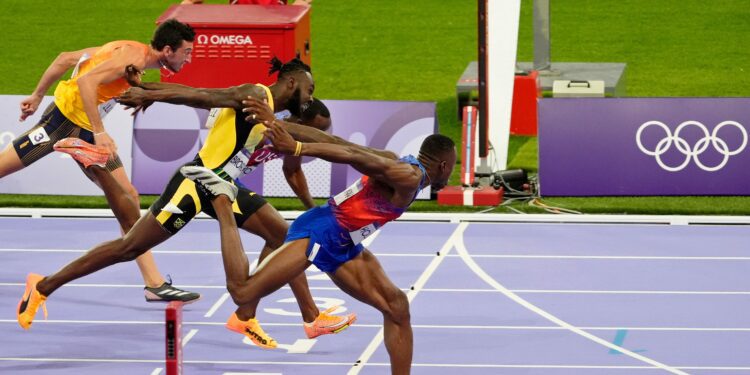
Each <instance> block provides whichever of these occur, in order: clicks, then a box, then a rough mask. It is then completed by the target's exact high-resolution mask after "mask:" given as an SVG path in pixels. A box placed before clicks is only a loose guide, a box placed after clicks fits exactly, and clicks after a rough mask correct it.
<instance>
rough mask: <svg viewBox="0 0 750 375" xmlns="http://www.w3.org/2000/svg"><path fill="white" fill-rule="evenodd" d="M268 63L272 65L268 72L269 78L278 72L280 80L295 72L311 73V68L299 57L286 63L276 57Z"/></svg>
mask: <svg viewBox="0 0 750 375" xmlns="http://www.w3.org/2000/svg"><path fill="white" fill-rule="evenodd" d="M268 63H269V64H271V68H270V69H269V70H268V75H269V76H270V75H272V74H274V73H276V72H279V78H282V77H286V76H287V75H289V74H292V73H294V72H308V73H309V72H311V70H310V66H309V65H307V64H305V63H304V62H303V61H302V60H300V59H299V57H295V58H293V59H291V60H289V61H288V62H286V63H282V62H281V60H279V58H278V57H275V56H274V58H272V59H271V61H269V62H268Z"/></svg>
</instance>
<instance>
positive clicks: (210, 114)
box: [206, 108, 221, 129]
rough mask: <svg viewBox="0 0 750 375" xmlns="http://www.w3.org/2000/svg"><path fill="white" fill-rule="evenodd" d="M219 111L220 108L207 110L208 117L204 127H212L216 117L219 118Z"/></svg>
mask: <svg viewBox="0 0 750 375" xmlns="http://www.w3.org/2000/svg"><path fill="white" fill-rule="evenodd" d="M220 112H221V108H211V110H210V111H209V112H208V118H207V119H206V129H211V128H213V127H214V124H215V123H216V119H217V118H219V113H220Z"/></svg>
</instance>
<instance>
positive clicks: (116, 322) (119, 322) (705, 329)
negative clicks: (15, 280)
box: [0, 319, 750, 332]
mask: <svg viewBox="0 0 750 375" xmlns="http://www.w3.org/2000/svg"><path fill="white" fill-rule="evenodd" d="M3 323H5V324H18V322H17V321H16V320H15V319H0V324H3ZM37 323H38V324H109V325H139V324H141V325H161V324H164V322H162V321H134V320H129V321H124V320H40V321H37V322H34V324H37ZM182 324H183V325H190V326H222V325H224V324H225V323H224V322H182ZM263 325H264V326H269V327H299V323H263ZM352 327H354V328H356V329H359V328H378V329H379V328H382V327H383V325H382V324H356V325H353V326H352ZM350 328H351V327H350ZM412 328H415V329H417V328H418V329H462V330H463V329H480V330H488V329H491V330H521V331H522V330H552V331H554V330H566V329H567V328H565V327H560V326H509V325H446V324H440V325H432V324H412ZM578 328H580V329H584V330H588V331H617V330H622V329H626V330H629V331H687V332H691V331H693V332H750V327H628V326H620V327H606V326H590V327H589V326H580V327H578Z"/></svg>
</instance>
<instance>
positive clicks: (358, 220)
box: [328, 155, 427, 241]
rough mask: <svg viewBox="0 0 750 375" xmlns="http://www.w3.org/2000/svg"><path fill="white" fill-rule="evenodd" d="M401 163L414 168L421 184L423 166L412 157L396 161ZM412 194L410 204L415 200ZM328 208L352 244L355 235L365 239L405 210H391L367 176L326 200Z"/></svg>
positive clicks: (401, 208)
mask: <svg viewBox="0 0 750 375" xmlns="http://www.w3.org/2000/svg"><path fill="white" fill-rule="evenodd" d="M399 160H400V161H402V162H405V163H409V164H411V165H416V166H417V167H419V169H420V170H421V171H422V180H421V181H420V186H421V185H422V183H423V182H424V176H426V175H427V173H426V172H425V169H424V166H422V164H421V163H420V162H419V161H418V160H417V159H416V158H415V157H414V156H411V155H409V156H405V157H403V158H401V159H399ZM417 193H419V191H418V190H417V192H415V194H414V197H412V200H411V202H409V205H411V203H412V202H414V199H416V197H417ZM328 204H329V205H330V206H331V210H332V212H333V216H334V217H335V218H336V221H337V222H338V223H339V225H340V226H341V227H342V228H344V229H346V230H347V231H349V232H350V234H351V235H352V239H353V240H355V241H356V240H357V239H356V238H354V237H356V236H357V234H356V233H353V232H358V233H359V235H361V236H363V238H364V237H367V236H368V235H370V234H371V232H373V231H374V230H376V229H377V228H380V227H381V226H383V225H385V223H387V222H389V221H393V220H395V219H397V218H398V217H399V216H401V214H403V213H404V211H406V209H407V208H408V206H409V205H407V206H406V207H397V206H394V205H393V204H392V203H391V202H390V201H389V200H388V199H387V198H386V197H384V196H383V195H382V194H381V193H380V192H378V191H377V190H376V189H375V188H374V184H373V181H371V179H370V178H369V177H368V176H362V178H360V179H359V180H357V181H356V182H355V183H354V184H352V185H351V186H350V187H348V188H347V189H346V190H344V191H343V192H341V193H339V194H337V195H336V196H334V197H332V198H331V199H329V201H328Z"/></svg>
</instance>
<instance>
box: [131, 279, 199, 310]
mask: <svg viewBox="0 0 750 375" xmlns="http://www.w3.org/2000/svg"><path fill="white" fill-rule="evenodd" d="M143 294H144V295H145V296H146V302H171V301H182V302H184V303H186V304H187V303H192V302H195V301H197V300H199V299H201V295H200V293H195V292H188V291H186V290H182V289H180V288H175V287H174V286H172V278H169V281H168V282H166V281H165V282H164V284H161V286H159V287H157V288H149V287H144V288H143Z"/></svg>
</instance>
